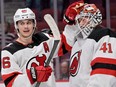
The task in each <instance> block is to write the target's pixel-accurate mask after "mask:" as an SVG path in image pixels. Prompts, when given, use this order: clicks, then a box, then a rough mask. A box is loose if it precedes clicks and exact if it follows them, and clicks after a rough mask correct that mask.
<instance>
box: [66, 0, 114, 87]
mask: <svg viewBox="0 0 116 87" xmlns="http://www.w3.org/2000/svg"><path fill="white" fill-rule="evenodd" d="M101 21H102V15H101V13H100V10H99V9H98V8H97V7H96V6H95V4H85V3H83V2H82V1H79V2H75V3H73V4H71V5H70V6H69V7H68V8H67V9H66V13H65V16H64V22H65V23H67V25H66V27H65V29H67V30H69V29H70V30H72V29H77V31H76V33H75V34H76V35H75V36H76V37H75V38H76V42H75V44H74V45H73V48H72V51H71V57H70V80H69V82H70V87H116V46H115V44H116V33H114V32H112V31H111V30H110V29H107V28H104V29H102V27H100V26H99V24H100V23H101ZM70 36H71V35H70Z"/></svg>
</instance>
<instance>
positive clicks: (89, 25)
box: [76, 4, 102, 38]
mask: <svg viewBox="0 0 116 87" xmlns="http://www.w3.org/2000/svg"><path fill="white" fill-rule="evenodd" d="M101 22H102V14H101V12H100V10H99V9H98V8H97V7H96V6H95V5H94V4H86V5H85V6H84V8H83V9H82V11H80V14H78V15H77V16H76V25H77V27H78V28H79V32H78V34H79V33H80V32H81V34H82V35H83V38H87V37H88V36H89V35H90V33H91V32H92V30H93V28H94V27H96V26H97V25H99V24H100V23H101Z"/></svg>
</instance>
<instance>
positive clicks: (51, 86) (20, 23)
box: [1, 8, 75, 87]
mask: <svg viewBox="0 0 116 87" xmlns="http://www.w3.org/2000/svg"><path fill="white" fill-rule="evenodd" d="M14 25H15V29H16V31H17V35H18V38H17V39H16V41H14V42H12V43H10V44H9V45H7V46H6V47H5V48H4V49H3V50H2V52H1V61H2V71H1V74H2V79H3V81H4V83H5V85H6V87H35V85H36V83H37V82H41V84H40V86H39V87H55V78H54V75H53V72H52V69H51V67H52V66H51V65H50V66H48V67H45V64H46V62H47V60H48V57H49V55H50V53H51V50H52V47H53V43H54V37H53V36H52V37H50V36H51V35H49V34H47V33H46V34H45V33H43V32H38V33H37V34H34V31H35V28H36V19H35V14H34V13H33V12H32V11H31V10H30V9H29V8H23V9H18V10H17V11H16V13H15V15H14ZM68 31H69V30H65V31H64V32H63V35H62V39H61V41H60V42H62V43H59V44H61V45H58V48H57V49H56V52H55V54H54V57H55V56H57V55H62V54H63V53H65V52H67V51H69V50H71V46H72V45H73V43H74V41H72V40H74V37H75V36H73V35H75V34H73V33H75V30H72V31H70V32H68ZM66 32H67V33H66ZM69 33H70V34H72V36H71V37H69V36H68V37H66V36H65V35H69ZM66 41H67V42H66ZM59 47H61V49H59ZM58 50H59V51H58ZM51 72H52V73H51Z"/></svg>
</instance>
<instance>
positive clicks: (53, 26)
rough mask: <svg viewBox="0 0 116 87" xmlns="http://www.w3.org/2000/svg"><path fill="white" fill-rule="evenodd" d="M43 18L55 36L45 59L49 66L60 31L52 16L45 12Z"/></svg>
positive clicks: (38, 84)
mask: <svg viewBox="0 0 116 87" xmlns="http://www.w3.org/2000/svg"><path fill="white" fill-rule="evenodd" d="M44 19H45V21H46V22H47V24H48V25H49V27H50V29H51V31H52V33H53V36H54V38H55V40H54V44H53V48H52V50H51V53H50V55H49V57H48V60H47V62H46V64H45V66H49V64H50V61H51V59H52V58H53V55H54V53H55V51H56V48H57V46H58V43H59V42H60V32H59V29H58V27H57V24H56V22H55V20H54V19H53V17H52V16H51V15H50V14H46V15H45V16H44ZM39 86H40V82H37V84H36V86H35V87H39Z"/></svg>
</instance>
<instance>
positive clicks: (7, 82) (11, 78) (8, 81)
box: [4, 74, 17, 86]
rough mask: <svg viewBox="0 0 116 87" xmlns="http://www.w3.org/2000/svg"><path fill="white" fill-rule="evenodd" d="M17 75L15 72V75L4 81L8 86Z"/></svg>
mask: <svg viewBox="0 0 116 87" xmlns="http://www.w3.org/2000/svg"><path fill="white" fill-rule="evenodd" d="M16 76H17V74H14V75H13V76H11V77H9V78H7V79H6V80H5V81H4V83H5V85H6V86H7V85H8V84H9V83H10V82H11V81H12V80H13V79H14V78H15V77H16Z"/></svg>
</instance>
